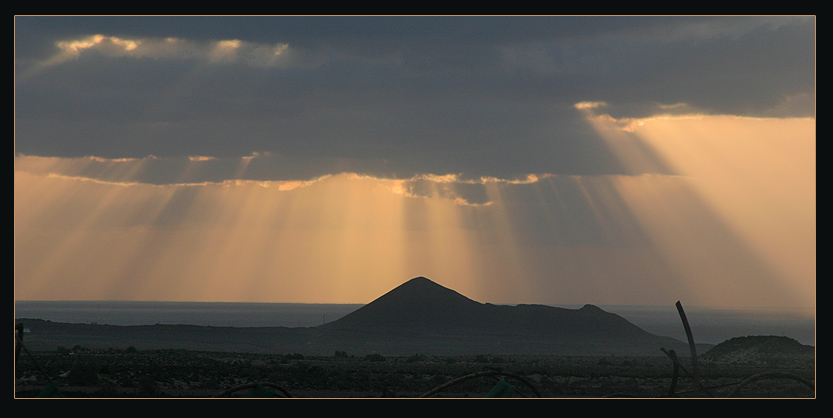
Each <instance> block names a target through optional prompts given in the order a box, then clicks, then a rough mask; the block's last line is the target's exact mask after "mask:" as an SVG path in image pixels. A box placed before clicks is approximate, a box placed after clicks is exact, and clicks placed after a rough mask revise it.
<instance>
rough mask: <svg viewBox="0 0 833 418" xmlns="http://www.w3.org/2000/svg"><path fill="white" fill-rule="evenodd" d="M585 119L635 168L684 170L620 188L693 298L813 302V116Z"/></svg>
mask: <svg viewBox="0 0 833 418" xmlns="http://www.w3.org/2000/svg"><path fill="white" fill-rule="evenodd" d="M584 111H587V109H584ZM588 120H589V121H590V122H591V124H593V126H594V127H596V128H597V130H598V132H599V133H600V134H602V137H603V138H605V139H606V140H607V142H608V143H609V144H610V146H611V148H612V149H615V150H618V152H619V154H618V155H619V157H620V158H621V159H622V160H623V162H624V163H626V164H629V166H630V167H632V168H634V169H635V170H646V171H650V170H654V169H657V167H659V166H658V165H656V164H646V161H652V162H653V161H656V162H659V164H660V165H661V166H662V167H663V169H670V170H671V171H673V172H675V173H678V174H679V176H677V177H673V176H663V177H654V178H653V179H652V180H651V182H650V184H651V187H652V188H654V190H653V191H652V190H650V189H646V188H645V187H641V186H637V185H636V184H625V183H623V184H620V192H621V196H622V197H623V199H624V201H625V202H627V204H628V206H629V207H630V209H631V210H632V211H633V212H634V213H635V214H636V215H637V216H639V218H640V219H641V220H642V224H643V226H644V228H645V230H646V232H647V233H649V234H650V235H651V237H652V239H653V240H655V243H656V244H655V245H656V247H657V248H660V249H662V251H663V252H664V254H665V257H666V259H667V260H669V262H670V263H671V264H673V265H674V266H675V267H676V274H677V277H676V278H675V280H681V281H684V282H686V286H687V288H688V289H689V292H690V294H691V295H692V296H691V297H692V298H695V299H697V300H702V302H700V303H702V304H712V305H715V304H718V305H730V304H734V305H736V306H737V305H742V306H756V305H759V306H760V305H766V306H779V305H781V306H801V307H811V308H814V307H815V252H816V248H815V129H814V125H815V121H814V120H811V119H753V118H739V117H731V116H702V115H688V116H685V117H658V118H649V119H645V120H639V121H618V120H615V119H613V118H610V117H609V116H606V115H595V114H593V113H592V112H588ZM623 144H624V145H623ZM626 144H638V145H637V146H626ZM643 186H644V185H643Z"/></svg>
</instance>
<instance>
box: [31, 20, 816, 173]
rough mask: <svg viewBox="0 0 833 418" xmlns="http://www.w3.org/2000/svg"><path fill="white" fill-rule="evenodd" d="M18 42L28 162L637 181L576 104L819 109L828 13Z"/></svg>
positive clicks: (48, 37) (132, 31) (149, 26)
mask: <svg viewBox="0 0 833 418" xmlns="http://www.w3.org/2000/svg"><path fill="white" fill-rule="evenodd" d="M15 31H16V40H15V42H16V43H15V45H16V51H15V54H16V88H15V105H16V116H15V124H16V138H15V148H16V151H17V152H20V153H23V154H26V155H41V156H64V157H72V158H78V157H84V156H90V155H93V156H100V157H104V158H108V159H117V158H144V157H145V156H148V155H156V156H159V157H160V158H171V159H176V158H185V157H188V156H195V155H200V156H210V157H214V158H217V160H216V161H214V162H213V163H212V167H213V168H212V170H214V169H218V170H220V168H222V170H221V172H227V173H231V174H230V175H229V176H227V177H226V178H227V179H228V178H237V177H232V176H239V173H238V171H239V170H240V169H241V166H240V165H239V164H238V162H239V159H241V158H247V157H249V156H252V155H255V154H256V153H258V154H262V155H270V156H271V157H268V158H263V159H255V160H251V161H250V163H249V164H248V166H246V167H245V171H246V173H248V174H247V176H248V177H244V178H249V179H253V180H286V179H288V177H289V178H292V179H298V178H301V177H306V178H315V177H319V176H322V175H327V174H330V175H333V174H338V173H339V172H342V171H348V172H357V173H361V174H371V175H374V176H379V177H386V178H411V177H413V176H415V175H418V174H426V173H432V174H436V175H444V174H448V173H458V174H461V175H463V176H465V177H467V178H479V177H495V178H502V179H511V178H517V177H519V176H520V177H522V176H524V175H526V174H529V173H554V174H559V175H604V174H625V175H631V174H639V173H634V172H630V171H628V169H627V168H626V167H624V166H623V165H622V164H621V162H620V161H618V159H617V157H616V156H615V155H613V154H612V153H611V152H610V150H609V149H608V147H607V146H606V144H605V143H604V142H603V141H601V140H600V139H599V138H598V133H597V132H595V131H594V130H593V128H592V127H591V126H590V125H588V123H587V121H586V119H585V118H584V113H583V111H586V110H588V108H577V107H576V106H575V104H576V103H584V104H585V105H588V104H590V103H595V104H597V105H598V104H601V103H605V104H606V107H605V112H604V114H608V115H610V116H611V117H612V118H614V119H616V120H619V121H625V120H631V119H632V120H638V119H643V118H647V117H651V116H656V115H661V114H691V113H699V114H733V115H744V116H766V117H793V116H814V114H815V113H814V112H815V106H814V102H815V20H814V19H813V18H812V17H761V18H758V17H690V18H689V17H667V18H666V17H641V18H639V17H615V16H612V17H558V16H555V17H532V16H530V17H474V16H471V17H349V16H345V17H302V16H285V17H282V16H275V17H250V18H246V17H135V18H134V17H120V18H119V17H109V18H108V17H34V16H33V17H27V16H24V17H18V18H16V27H15ZM47 67H48V70H49V73H48V74H49V76H48V77H47V76H45V75H44V74H45V73H43V71H44V70H45V69H46V68H47ZM36 70H37V71H36ZM38 71H40V72H38ZM230 166H234V167H233V169H229V168H228V167H230ZM290 169H291V170H297V171H295V172H294V173H295V174H294V175H290V174H288V173H289V171H290ZM173 171H176V170H173ZM165 172H166V171H164V170H163V171H162V172H161V173H165ZM161 173H160V174H155V176H156V177H159V179H158V180H155V181H158V182H161V181H175V180H176V179H167V180H162V179H161V177H162V174H161ZM218 173H219V172H218ZM189 175H193V174H189ZM217 178H219V174H218V177H217Z"/></svg>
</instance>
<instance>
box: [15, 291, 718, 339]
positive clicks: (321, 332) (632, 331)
mask: <svg viewBox="0 0 833 418" xmlns="http://www.w3.org/2000/svg"><path fill="white" fill-rule="evenodd" d="M22 321H23V322H24V325H25V326H26V327H27V328H28V329H29V330H30V332H29V333H28V334H26V345H27V347H29V348H31V349H35V350H54V349H55V348H56V347H58V346H63V347H74V346H76V345H81V346H84V347H88V348H102V349H106V348H127V347H129V346H134V347H136V348H137V349H191V350H205V351H239V352H268V353H302V354H311V355H332V354H333V353H334V352H335V351H344V352H348V353H350V354H356V355H360V354H369V353H380V354H384V355H412V354H417V353H419V354H433V355H460V354H541V355H611V354H613V355H650V354H653V353H656V352H657V351H658V350H659V349H660V348H668V349H675V350H677V351H678V352H686V351H688V348H687V344H685V343H683V342H681V341H679V340H676V339H673V338H670V337H663V336H658V335H654V334H651V333H648V332H646V331H645V330H643V329H641V328H639V327H637V326H636V325H634V324H632V323H630V322H628V321H627V320H625V319H624V318H622V317H621V316H619V315H616V314H613V313H609V312H605V311H603V310H602V309H599V308H598V307H595V306H592V305H585V306H584V307H582V308H581V309H564V308H556V307H551V306H544V305H517V306H504V305H493V304H489V303H480V302H476V301H474V300H471V299H469V298H467V297H465V296H463V295H461V294H459V293H457V292H455V291H453V290H451V289H448V288H445V287H443V286H441V285H439V284H437V283H434V282H432V281H431V280H428V279H426V278H424V277H417V278H415V279H412V280H409V281H407V282H405V283H403V284H402V285H400V286H398V287H397V288H395V289H393V290H391V291H390V292H388V293H386V294H384V295H382V296H380V297H379V298H377V299H376V300H374V301H373V302H371V303H369V304H367V305H365V306H363V307H361V308H359V309H357V310H356V311H354V312H352V313H350V314H348V315H346V316H344V317H342V318H341V319H339V320H336V321H334V322H330V323H328V324H324V325H320V326H317V327H309V328H304V327H298V328H287V327H210V326H208V327H206V326H193V325H158V324H157V325H142V326H138V325H137V326H113V325H99V324H62V323H56V322H50V321H42V320H38V319H23V320H22ZM708 347H709V348H710V347H711V346H708ZM704 348H705V347H704Z"/></svg>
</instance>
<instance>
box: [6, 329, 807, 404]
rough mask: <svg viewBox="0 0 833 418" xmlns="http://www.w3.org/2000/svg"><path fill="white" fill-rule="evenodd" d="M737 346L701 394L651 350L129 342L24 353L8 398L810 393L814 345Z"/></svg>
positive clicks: (706, 376) (705, 373) (705, 377)
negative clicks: (298, 348) (268, 350)
mask: <svg viewBox="0 0 833 418" xmlns="http://www.w3.org/2000/svg"><path fill="white" fill-rule="evenodd" d="M774 338H781V337H774ZM741 343H743V342H741ZM737 345H738V344H737V342H736V344H735V346H734V347H729V348H728V350H729V351H732V352H735V353H736V355H734V356H730V357H732V358H731V359H727V360H721V358H725V356H726V355H727V352H728V351H725V350H724V351H723V352H721V353H719V354H720V356H718V357H714V359H709V356H705V355H704V356H702V359H701V360H700V361H699V362H698V367H699V370H698V372H699V373H698V374H699V380H700V383H701V385H702V386H700V387H701V389H700V390H695V389H697V388H698V386H696V385H695V382H694V380H693V378H692V377H691V376H689V375H686V374H685V372H684V371H683V370H678V371H677V374H676V379H675V373H674V367H673V363H672V362H671V360H670V357H669V356H667V355H666V354H665V353H663V352H661V351H659V350H658V351H657V353H656V355H650V356H644V357H636V356H624V357H623V356H587V357H581V356H532V355H523V356H520V355H519V356H510V355H500V356H498V355H488V354H484V355H461V356H426V355H420V354H415V355H411V356H396V357H393V356H381V355H373V354H369V355H364V356H354V355H350V354H349V353H346V352H340V351H338V352H334V353H333V354H332V355H330V356H304V355H302V354H256V353H223V352H206V351H188V350H136V349H133V348H132V347H131V348H128V349H126V350H122V349H109V350H95V351H93V350H89V349H85V348H84V347H80V346H79V347H73V348H71V349H70V348H59V349H58V350H54V351H48V352H27V351H25V350H24V351H23V352H22V353H21V354H20V357H19V358H18V360H17V365H16V370H15V373H16V391H15V397H17V398H35V397H67V398H72V397H74V398H202V397H206V398H207V397H293V398H415V397H421V396H427V397H432V398H483V397H529V398H535V397H543V398H599V397H636V398H661V397H669V396H673V397H681V398H693V397H697V398H706V397H742V398H750V397H755V398H761V397H765V398H814V397H815V389H814V382H815V380H814V376H815V355H814V349H812V347H809V346H802V347H804V349H803V350H804V353H797V352H795V351H791V352H790V353H784V352H781V353H780V354H779V353H777V352H775V353H773V352H769V353H764V352H762V351H761V350H760V349H759V348H756V347H760V344H757V345H755V346H750V345H749V343H746V345H745V348H743V347H742V348H738V347H737ZM741 345H743V344H741ZM718 347H721V345H718V346H717V347H715V348H718ZM750 347H751V348H750ZM807 347H809V351H807ZM724 348H725V347H724ZM680 364H681V365H682V366H683V367H684V368H686V370H687V371H689V372H691V371H692V368H691V367H692V364H691V361H690V358H688V357H685V356H684V355H682V354H681V355H680ZM675 380H676V382H675ZM672 388H673V391H674V394H673V395H670V391H671V390H672Z"/></svg>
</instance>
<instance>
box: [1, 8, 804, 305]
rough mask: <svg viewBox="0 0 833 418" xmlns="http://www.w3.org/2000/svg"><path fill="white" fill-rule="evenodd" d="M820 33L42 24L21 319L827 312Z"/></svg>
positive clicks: (22, 204)
mask: <svg viewBox="0 0 833 418" xmlns="http://www.w3.org/2000/svg"><path fill="white" fill-rule="evenodd" d="M815 31H816V30H815V18H814V17H813V16H760V17H759V16H722V17H715V16H691V17H689V16H673V17H664V16H643V17H639V16H629V17H625V16H607V17H599V16H199V17H186V16H144V17H118V16H90V17H85V16H48V17H46V16H16V17H15V92H14V94H15V98H14V101H15V108H14V137H15V140H14V148H15V150H14V153H15V156H14V287H15V300H146V301H221V302H226V301H227V302H301V303H368V302H370V301H372V300H373V299H375V298H376V297H378V296H381V295H382V294H384V293H385V292H387V291H389V290H391V289H393V288H394V287H396V286H398V285H399V284H401V283H404V282H405V281H407V280H409V279H411V278H413V277H417V276H424V277H428V278H429V279H431V280H433V281H435V282H437V283H439V284H441V285H443V286H446V287H449V288H451V289H454V290H456V291H458V292H460V293H462V294H464V295H466V296H468V297H470V298H472V299H475V300H477V301H480V302H489V303H496V304H519V303H541V304H548V305H555V306H561V305H581V304H585V303H590V304H596V305H657V306H671V305H673V304H674V303H675V302H676V301H680V302H681V303H682V304H683V305H688V306H714V307H755V308H799V309H810V310H813V311H814V310H815V303H816V302H815V300H816V149H815V124H816V122H815V101H816V96H815V79H816V71H815V67H816V64H815V63H816V61H815V49H816V48H815V38H816V33H815Z"/></svg>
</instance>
